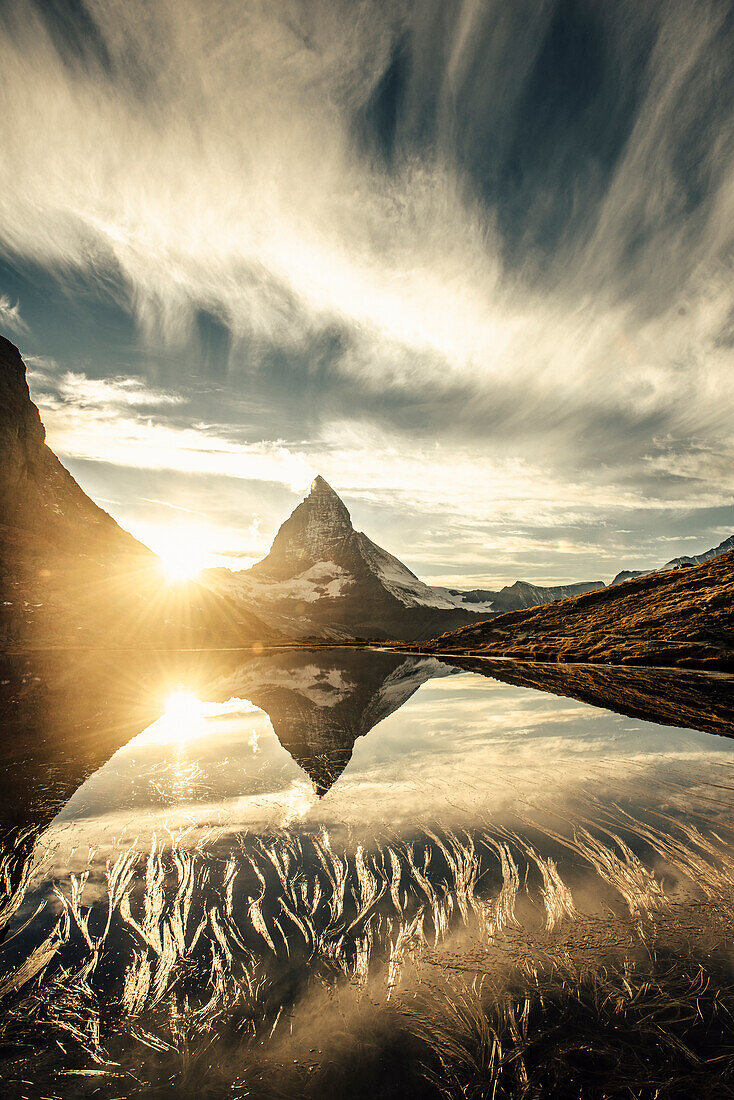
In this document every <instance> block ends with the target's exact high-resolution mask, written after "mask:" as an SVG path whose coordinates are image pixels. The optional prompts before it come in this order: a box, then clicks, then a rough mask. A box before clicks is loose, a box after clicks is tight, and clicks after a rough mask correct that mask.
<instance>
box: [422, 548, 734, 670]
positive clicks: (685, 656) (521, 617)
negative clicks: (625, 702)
mask: <svg viewBox="0 0 734 1100" xmlns="http://www.w3.org/2000/svg"><path fill="white" fill-rule="evenodd" d="M421 648H422V649H424V650H428V651H430V652H444V653H482V654H484V655H486V656H494V657H515V658H519V659H521V660H532V661H574V662H595V661H601V662H606V663H612V664H640V665H667V666H689V667H694V668H719V669H734V552H730V553H728V554H722V555H721V556H720V557H718V558H714V559H713V560H711V561H708V562H705V563H704V564H703V565H696V566H691V567H689V568H684V569H674V570H671V571H669V572H665V573H653V574H649V575H647V576H644V577H638V578H636V579H634V580H630V581H626V582H625V583H623V584H619V585H617V586H615V587H614V588H603V589H600V590H599V591H596V592H590V593H586V594H585V595H583V596H576V597H574V598H572V599H568V600H559V601H558V602H557V603H552V604H544V605H543V606H541V607H533V608H530V609H529V610H527V611H515V612H511V613H509V614H506V615H499V616H497V617H496V618H494V619H490V620H488V621H486V622H483V623H480V624H478V625H477V626H468V627H464V628H463V629H462V630H456V631H453V632H452V633H450V634H443V635H441V636H440V637H439V638H436V639H434V640H433V641H432V642H430V643H429V644H428V645H424V646H422V647H421Z"/></svg>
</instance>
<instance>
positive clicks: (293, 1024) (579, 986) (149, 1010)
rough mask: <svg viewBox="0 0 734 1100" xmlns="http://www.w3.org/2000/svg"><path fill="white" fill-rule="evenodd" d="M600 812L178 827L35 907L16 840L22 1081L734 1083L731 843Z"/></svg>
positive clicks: (274, 1088)
mask: <svg viewBox="0 0 734 1100" xmlns="http://www.w3.org/2000/svg"><path fill="white" fill-rule="evenodd" d="M592 810H593V817H594V824H593V825H591V824H585V823H583V822H582V823H580V824H579V825H578V826H577V827H576V828H574V829H569V830H568V831H567V832H566V833H560V832H559V833H558V834H554V833H552V832H549V831H548V830H545V832H540V831H537V830H536V831H533V830H532V829H530V828H529V829H528V830H526V831H523V832H522V833H520V832H517V833H513V832H509V831H507V830H504V829H502V828H498V827H491V826H489V825H487V826H486V827H485V828H482V829H478V830H474V831H473V832H471V833H469V832H463V831H462V832H459V833H455V832H450V831H447V830H445V829H443V830H440V829H438V828H435V829H432V828H426V829H423V830H421V831H420V832H419V833H417V834H416V835H415V837H414V838H413V839H412V841H410V842H408V841H403V840H397V839H392V840H385V841H384V842H383V843H381V844H376V843H375V844H373V845H371V846H370V847H369V848H368V847H366V846H364V845H362V844H354V845H350V844H349V843H348V842H347V840H346V838H340V843H339V844H337V843H336V842H335V841H334V840H332V838H330V837H329V836H328V835H327V834H326V833H321V834H319V835H307V834H300V835H299V834H296V833H293V832H289V831H283V832H279V833H275V834H273V835H270V836H259V837H252V836H248V835H243V836H241V837H239V838H238V839H237V841H236V843H235V844H234V845H233V844H232V843H231V842H227V844H226V845H223V844H222V843H218V842H217V840H216V838H209V840H208V841H204V842H201V843H200V844H199V845H198V846H196V847H194V848H190V847H186V846H185V844H183V843H181V842H180V841H177V840H176V838H172V839H171V840H167V841H166V843H165V844H163V843H162V842H161V841H160V840H158V839H156V838H153V841H152V843H151V844H150V846H149V847H148V848H147V849H146V850H145V851H142V850H139V848H138V847H137V846H132V847H129V848H126V849H123V850H121V851H119V853H118V854H117V855H116V858H115V859H110V860H109V861H108V862H107V863H106V865H105V866H104V868H102V867H100V866H99V864H98V863H96V862H95V861H94V859H92V862H91V863H90V865H89V867H88V869H87V870H86V871H85V872H84V873H83V874H81V875H78V876H75V875H73V874H70V875H69V876H68V878H67V879H66V880H65V881H63V882H58V883H56V884H55V890H54V893H53V894H51V895H49V896H47V897H46V899H45V905H44V906H43V907H42V908H41V909H39V910H38V911H35V912H34V911H33V910H34V906H35V903H34V901H33V897H34V895H33V892H32V891H33V882H34V881H37V879H34V877H33V870H34V868H33V867H32V860H31V859H30V858H27V857H24V856H23V852H24V849H23V846H22V845H19V846H18V847H15V848H12V847H11V848H9V849H8V850H6V852H5V855H4V856H3V861H2V865H1V866H0V879H1V880H2V881H3V882H4V883H5V886H6V891H5V892H6V899H5V901H4V903H3V908H2V910H0V911H1V912H2V913H3V916H4V921H5V924H6V927H7V936H8V938H7V942H6V944H5V946H4V957H5V959H6V960H9V959H12V958H13V957H14V956H15V962H14V964H12V965H11V964H9V963H8V964H6V969H5V970H4V971H3V973H2V976H1V977H0V1005H1V1006H2V1019H1V1023H0V1041H2V1044H3V1047H2V1050H3V1057H4V1061H5V1065H4V1069H3V1075H4V1079H5V1082H6V1085H7V1088H8V1090H9V1091H8V1093H7V1094H8V1095H12V1096H18V1097H21V1096H28V1097H33V1098H35V1097H38V1096H48V1097H71V1096H75V1097H76V1096H87V1095H89V1096H92V1095H94V1096H99V1097H109V1098H113V1097H121V1096H134V1095H138V1094H140V1095H146V1096H158V1095H160V1096H186V1095H190V1094H191V1093H193V1092H196V1093H197V1094H198V1095H202V1096H222V1095H227V1096H242V1097H244V1096H265V1097H268V1096H273V1097H278V1096H280V1097H286V1096H287V1097H301V1096H304V1097H305V1096H313V1097H317V1096H323V1095H327V1094H329V1093H331V1094H332V1095H343V1094H345V1092H344V1091H343V1090H344V1089H345V1088H346V1082H347V1080H348V1079H349V1080H350V1081H351V1080H352V1079H353V1078H354V1079H355V1080H356V1081H357V1083H356V1084H352V1085H350V1090H351V1091H350V1094H351V1095H355V1096H361V1095H364V1096H375V1095H378V1096H385V1097H388V1096H416V1097H418V1096H438V1097H451V1098H453V1097H457V1098H458V1097H462V1098H463V1097H477V1098H478V1097H485V1096H494V1097H497V1098H500V1097H529V1096H550V1095H552V1096H569V1097H570V1096H584V1097H586V1096H589V1097H596V1096H598V1097H607V1096H609V1097H612V1096H615V1097H616V1096H620V1097H622V1096H625V1097H630V1096H635V1097H637V1096H639V1097H643V1096H644V1097H648V1096H649V1097H650V1098H652V1097H668V1096H670V1097H672V1096H678V1095H683V1093H684V1092H685V1093H686V1094H687V1095H688V1096H693V1095H701V1090H702V1089H704V1088H705V1091H706V1093H707V1095H709V1096H719V1095H720V1096H725V1095H732V1094H734V1093H733V1092H732V1087H733V1085H732V1083H733V1081H734V1045H733V1044H732V1040H731V1038H730V1034H731V1031H730V1029H731V1024H732V1019H731V1014H732V1012H733V1011H734V983H732V975H731V958H730V955H729V954H728V953H727V951H728V948H727V947H726V943H727V942H730V940H731V935H732V931H734V927H733V925H734V916H733V914H734V906H733V905H732V903H733V902H734V855H733V854H732V848H731V845H730V843H729V841H728V839H727V840H725V839H723V838H722V837H720V836H717V835H715V834H713V833H704V832H702V831H700V830H699V829H697V828H695V827H694V826H692V825H689V824H683V823H674V822H672V821H664V820H660V821H659V822H658V824H657V825H655V826H653V825H652V824H650V822H649V821H646V822H640V821H635V820H633V819H632V818H631V817H630V816H629V815H628V814H626V813H624V812H623V811H622V810H621V809H618V810H617V809H615V810H613V811H607V812H606V815H605V813H604V812H600V811H599V810H598V807H590V812H591V811H592ZM19 863H20V866H19V865H18V864H19ZM36 870H37V868H36ZM29 887H30V888H31V893H30V894H29V893H28V891H29ZM590 897H591V898H596V902H595V903H594V904H591V905H590V904H589V898H590ZM29 906H30V909H29V911H28V913H27V915H25V914H26V910H27V909H28V908H29ZM355 1075H356V1076H355ZM340 1089H341V1090H342V1091H341V1092H340ZM697 1089H698V1090H699V1091H698V1092H697V1091H696V1090H697ZM717 1090H718V1091H717ZM727 1090H728V1091H727Z"/></svg>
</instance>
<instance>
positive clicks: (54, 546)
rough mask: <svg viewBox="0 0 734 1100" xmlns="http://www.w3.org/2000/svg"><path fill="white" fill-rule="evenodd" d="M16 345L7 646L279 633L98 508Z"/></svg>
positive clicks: (0, 620) (2, 389)
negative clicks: (174, 582) (164, 563)
mask: <svg viewBox="0 0 734 1100" xmlns="http://www.w3.org/2000/svg"><path fill="white" fill-rule="evenodd" d="M45 436H46V433H45V429H44V427H43V424H42V423H41V418H40V415H39V413H38V409H37V408H36V406H35V405H34V404H33V402H32V401H31V397H30V393H29V390H28V384H27V382H26V372H25V364H24V363H23V360H22V358H21V355H20V352H19V351H18V349H17V348H16V347H15V346H14V345H13V344H11V343H10V341H8V340H5V339H4V338H3V337H0V456H2V459H1V464H0V645H3V646H5V647H6V648H7V647H23V646H48V645H73V646H79V645H119V646H131V645H136V646H140V645H146V646H148V645H197V644H199V645H200V644H207V643H209V644H211V643H212V642H214V643H220V644H221V643H223V642H225V643H229V644H247V642H248V641H251V640H253V639H263V638H267V637H271V638H272V637H273V636H276V634H277V632H276V631H274V630H272V629H270V628H267V627H266V626H265V624H263V623H262V621H261V620H260V619H259V618H258V617H257V616H256V615H254V613H252V612H248V611H246V610H244V609H242V608H237V609H236V610H235V609H234V608H233V607H232V606H231V605H229V604H227V603H226V601H224V600H222V599H221V598H220V597H218V596H217V595H216V594H214V593H212V592H210V591H209V590H208V589H206V588H203V587H202V586H201V585H198V584H193V583H192V584H187V585H179V586H176V587H175V588H173V587H166V586H165V585H164V584H163V577H162V573H161V571H160V569H159V568H158V559H157V558H156V556H155V554H153V553H152V551H150V550H148V549H147V547H145V546H143V545H142V544H141V543H139V542H138V541H137V540H136V539H134V538H133V537H132V535H130V534H128V532H127V531H124V530H123V529H122V528H121V527H120V526H118V524H117V523H115V521H114V520H113V519H112V517H111V516H109V515H108V514H107V513H106V512H104V511H103V510H102V509H101V508H99V507H98V506H97V505H96V504H95V503H94V501H92V500H90V499H89V497H88V496H87V495H86V493H84V491H83V490H82V489H81V488H80V486H79V485H78V484H77V482H76V481H75V480H74V478H73V477H72V476H71V474H70V473H69V472H68V470H66V469H65V468H64V467H63V466H62V464H61V463H60V462H59V460H58V458H57V457H56V455H55V454H54V453H53V451H51V450H50V448H49V447H48V446H47V445H46V442H45Z"/></svg>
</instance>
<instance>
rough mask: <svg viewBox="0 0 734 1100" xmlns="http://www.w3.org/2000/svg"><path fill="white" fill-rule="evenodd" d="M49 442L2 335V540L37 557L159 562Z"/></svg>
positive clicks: (15, 355)
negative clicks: (67, 554) (62, 554)
mask: <svg viewBox="0 0 734 1100" xmlns="http://www.w3.org/2000/svg"><path fill="white" fill-rule="evenodd" d="M45 440H46V431H45V428H44V427H43V424H42V423H41V417H40V415H39V413H38V409H37V408H36V406H35V405H34V404H33V402H32V401H31V397H30V392H29V390H28V383H27V382H26V372H25V364H24V362H23V360H22V358H21V355H20V352H19V351H18V349H17V348H16V347H15V345H14V344H11V343H10V341H9V340H6V339H5V338H4V337H1V336H0V453H2V474H1V476H0V529H2V531H3V541H4V542H5V543H6V544H9V543H13V544H15V545H17V546H19V547H20V548H25V550H26V551H32V552H36V551H39V550H41V548H42V547H48V548H50V549H51V550H55V549H62V550H67V551H72V552H74V553H75V554H76V555H84V556H86V557H93V558H95V559H97V560H104V559H105V558H107V557H108V556H109V555H110V554H114V555H119V554H121V553H125V554H133V555H135V556H136V557H146V558H148V559H149V560H150V561H152V560H154V555H153V554H152V553H151V552H150V551H149V550H147V549H146V548H145V547H144V546H143V545H142V544H141V543H139V542H137V540H136V539H134V538H133V537H132V535H129V534H128V533H127V532H126V531H123V530H122V528H121V527H119V526H118V525H117V524H116V523H115V521H114V520H113V519H112V517H111V516H109V515H108V514H107V513H106V512H105V511H103V510H102V509H101V508H99V507H98V506H97V505H96V504H95V503H94V501H92V500H90V499H89V497H88V496H87V495H86V493H84V491H83V490H82V489H81V488H80V487H79V485H78V484H77V483H76V481H75V480H74V478H73V477H72V476H71V474H70V473H69V472H68V470H65V469H64V467H63V466H62V465H61V463H60V462H59V460H58V458H57V457H56V455H55V454H54V453H53V451H52V450H50V448H49V447H47V446H46V442H45ZM82 525H83V530H84V534H83V538H82V539H81V540H80V528H81V526H82Z"/></svg>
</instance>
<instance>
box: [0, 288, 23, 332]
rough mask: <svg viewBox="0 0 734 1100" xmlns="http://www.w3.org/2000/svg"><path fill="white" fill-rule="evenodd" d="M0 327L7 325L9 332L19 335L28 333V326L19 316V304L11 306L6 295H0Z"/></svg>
mask: <svg viewBox="0 0 734 1100" xmlns="http://www.w3.org/2000/svg"><path fill="white" fill-rule="evenodd" d="M0 325H7V327H8V328H9V329H10V330H11V332H17V333H20V334H21V335H25V334H26V333H27V332H28V326H27V325H26V323H25V321H24V320H23V318H22V317H21V315H20V302H16V303H15V305H13V303H12V302H11V301H10V298H9V297H8V296H7V294H0Z"/></svg>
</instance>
